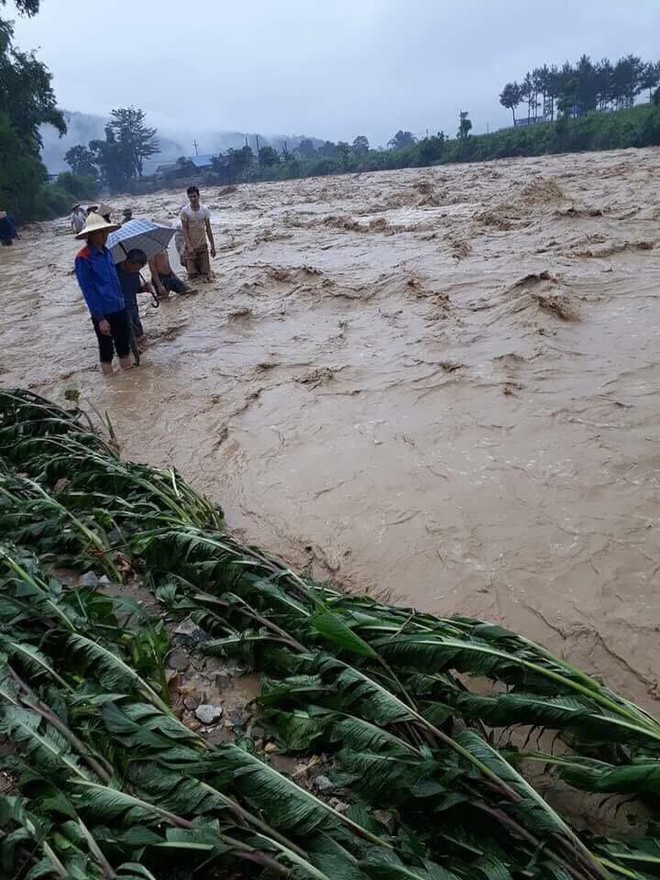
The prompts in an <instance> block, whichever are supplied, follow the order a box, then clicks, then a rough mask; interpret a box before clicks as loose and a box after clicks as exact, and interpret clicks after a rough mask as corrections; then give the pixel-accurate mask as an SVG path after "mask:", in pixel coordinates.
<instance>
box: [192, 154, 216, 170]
mask: <svg viewBox="0 0 660 880" xmlns="http://www.w3.org/2000/svg"><path fill="white" fill-rule="evenodd" d="M186 162H190V164H191V165H194V166H195V168H197V170H198V171H206V170H207V169H209V168H212V167H213V156H211V155H209V154H207V155H205V156H190V157H188V158H186Z"/></svg>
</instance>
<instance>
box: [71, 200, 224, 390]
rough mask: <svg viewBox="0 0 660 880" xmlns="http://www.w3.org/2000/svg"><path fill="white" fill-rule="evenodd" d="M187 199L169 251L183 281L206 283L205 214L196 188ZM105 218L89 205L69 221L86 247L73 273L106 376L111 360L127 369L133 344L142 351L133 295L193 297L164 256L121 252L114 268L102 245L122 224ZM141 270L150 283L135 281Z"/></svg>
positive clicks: (101, 209) (209, 236)
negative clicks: (178, 264) (184, 276)
mask: <svg viewBox="0 0 660 880" xmlns="http://www.w3.org/2000/svg"><path fill="white" fill-rule="evenodd" d="M187 196H188V204H187V205H185V206H184V207H183V208H181V211H180V213H179V217H178V218H177V220H176V222H175V224H174V226H175V245H176V248H177V252H178V254H179V259H180V261H181V264H182V265H183V266H185V268H186V270H187V274H188V280H189V281H192V282H196V281H199V282H202V283H204V282H209V281H211V258H213V257H215V255H216V250H215V240H214V238H213V229H212V227H211V214H210V212H209V210H208V208H207V207H206V206H205V205H203V204H202V203H201V201H200V194H199V189H198V188H197V187H196V186H190V187H188V190H187ZM111 217H112V209H111V208H109V207H108V206H107V205H93V206H91V208H88V209H87V211H84V210H83V209H82V207H81V206H80V205H74V206H72V213H71V218H70V219H71V226H72V229H73V231H74V232H75V234H76V238H77V239H79V240H82V241H85V242H86V244H85V247H83V248H82V250H81V251H80V252H79V253H78V255H77V256H76V259H75V272H76V278H77V279H78V284H79V285H80V289H81V291H82V295H83V297H84V299H85V302H86V304H87V308H88V309H89V313H90V316H91V319H92V325H93V327H94V331H95V333H96V337H97V341H98V347H99V360H100V363H101V370H102V372H103V374H104V375H106V376H110V375H112V374H113V373H114V365H113V361H114V358H115V356H116V357H117V359H118V360H119V366H120V368H121V369H129V368H130V367H132V366H133V363H132V360H131V357H130V354H131V347H132V342H133V340H135V341H136V343H137V347H138V350H143V349H144V347H145V345H146V341H147V339H146V334H145V332H144V328H143V326H142V321H141V319H140V311H139V307H138V294H140V293H150V294H151V295H152V296H153V297H154V298H155V299H165V298H167V297H168V296H169V294H170V292H174V293H177V294H189V293H194V292H196V291H195V290H194V288H193V287H191V286H190V285H189V284H186V283H185V282H184V281H183V280H182V279H181V278H179V277H178V276H177V275H176V273H175V272H174V270H173V269H172V266H171V264H170V260H169V256H168V253H167V251H166V250H163V251H161V252H160V253H157V254H155V255H154V256H153V257H152V259H151V260H147V255H146V254H145V252H144V251H142V250H140V249H138V248H133V249H130V250H128V251H127V252H126V255H125V258H124V260H122V261H121V262H120V263H118V264H115V261H114V259H113V256H112V253H111V252H110V250H109V249H108V247H107V241H108V236H109V235H110V233H112V232H115V231H117V230H118V229H120V228H121V226H122V223H113V222H112V219H111ZM131 219H132V212H131V211H130V209H126V210H125V211H124V219H123V223H126V222H128V221H129V220H131ZM167 225H171V224H169V223H167ZM147 264H148V265H149V269H150V272H151V281H145V280H144V279H143V277H142V275H141V271H142V270H143V269H144V268H145V267H146V266H147Z"/></svg>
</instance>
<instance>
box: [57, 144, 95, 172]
mask: <svg viewBox="0 0 660 880" xmlns="http://www.w3.org/2000/svg"><path fill="white" fill-rule="evenodd" d="M64 161H65V162H66V164H67V165H68V166H69V168H70V169H71V171H72V172H73V173H74V174H75V175H76V177H92V178H97V177H98V176H99V170H98V168H97V167H96V165H95V164H94V153H92V151H91V150H90V149H89V147H83V146H82V145H81V144H78V146H75V147H71V149H70V150H67V151H66V153H65V154H64Z"/></svg>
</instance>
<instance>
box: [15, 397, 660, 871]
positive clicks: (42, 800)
mask: <svg viewBox="0 0 660 880" xmlns="http://www.w3.org/2000/svg"><path fill="white" fill-rule="evenodd" d="M65 569H68V570H71V569H72V570H74V571H77V572H84V571H87V570H90V569H93V570H94V571H96V572H98V573H101V572H104V573H105V574H106V575H107V576H108V578H109V579H110V580H111V581H114V582H120V581H121V580H122V578H123V577H125V573H126V572H129V571H130V572H137V573H138V575H139V577H140V579H141V580H142V582H143V584H145V585H147V586H148V587H149V588H150V589H151V590H153V593H154V594H155V596H156V597H157V599H158V600H159V602H160V603H161V604H162V606H163V608H165V609H167V613H168V614H170V615H172V616H181V617H188V616H192V618H193V619H194V620H195V622H196V623H198V624H199V625H200V626H201V627H203V628H204V630H205V631H206V633H207V634H209V636H210V637H209V639H208V640H207V641H205V642H204V643H202V644H201V645H200V646H199V650H200V651H203V652H206V653H207V654H211V655H217V656H220V657H230V658H235V659H237V660H238V661H239V662H240V663H241V664H242V665H244V666H245V667H248V668H252V669H254V670H257V671H258V672H260V673H261V674H262V690H261V695H260V698H259V707H258V712H259V724H260V725H261V727H262V729H263V730H264V731H266V733H267V735H268V736H269V737H271V738H273V739H274V740H275V741H276V742H277V744H278V746H279V748H280V749H281V750H282V751H288V752H290V753H291V754H294V755H299V756H301V758H304V757H305V756H313V755H319V754H323V755H324V756H326V759H327V760H328V761H329V762H330V763H331V765H332V767H333V768H334V771H333V781H334V782H335V784H336V786H337V791H338V792H339V793H340V795H341V804H340V805H339V806H338V804H337V799H335V800H334V801H328V800H327V799H323V798H322V797H321V796H320V795H316V794H313V793H312V792H311V791H308V790H306V789H305V788H303V787H301V786H300V785H299V784H297V782H296V781H295V780H294V779H293V778H289V777H288V776H286V775H285V774H283V773H281V772H278V770H277V769H276V768H275V767H273V766H272V765H271V764H270V763H269V759H268V756H266V755H264V754H261V753H258V752H257V750H255V748H254V746H253V744H252V742H251V741H250V740H247V739H246V740H245V741H240V740H239V741H236V742H234V743H231V744H226V745H220V746H211V745H209V744H208V742H207V741H206V740H205V739H204V738H203V737H202V736H200V735H199V734H197V733H194V732H193V731H191V730H190V729H189V728H188V727H186V726H185V725H184V724H183V723H182V721H181V720H179V718H178V717H177V715H176V713H175V712H173V711H172V709H171V707H170V705H169V694H168V688H167V684H166V679H165V666H166V664H165V658H166V655H167V652H168V650H169V644H168V636H167V632H166V630H165V628H164V625H163V623H162V621H161V620H159V619H155V618H150V617H149V616H148V615H147V614H146V613H145V612H144V610H142V608H141V607H140V606H139V605H138V604H137V603H134V602H131V601H128V600H126V599H112V598H109V597H108V596H106V595H104V594H102V593H101V592H99V591H98V590H95V589H91V588H86V587H78V588H75V589H74V588H70V587H67V586H65V585H64V584H63V583H62V582H61V581H60V580H58V578H57V576H56V573H57V572H58V571H60V572H62V571H63V570H65ZM485 681H490V682H491V683H492V686H491V687H490V688H489V689H486V688H484V682H485ZM521 729H522V730H524V731H525V733H527V734H529V735H527V736H526V737H525V736H514V734H513V733H512V732H515V731H520V730H521ZM546 732H547V735H546ZM514 742H515V743H517V747H514V746H513V744H512V743H514ZM531 742H534V743H535V747H534V749H532V748H531V747H530V746H529V743H531ZM541 744H544V745H541ZM659 758H660V724H659V723H658V722H657V721H656V720H655V719H654V718H653V717H651V716H650V715H649V714H647V713H646V712H645V711H643V710H642V709H641V708H639V707H638V706H636V705H634V704H633V703H631V702H629V701H627V700H626V699H624V698H623V697H621V696H618V695H617V694H615V693H613V692H612V691H610V690H609V689H608V688H607V687H604V686H603V685H602V684H600V683H598V682H596V681H595V680H594V679H593V678H591V677H589V676H588V675H586V674H585V673H584V672H582V671H580V670H579V669H577V668H575V667H573V666H570V665H569V664H567V663H566V662H564V661H563V660H560V659H559V658H557V657H555V656H553V655H552V654H550V653H549V652H548V651H546V650H544V649H543V648H542V647H540V646H538V645H536V644H534V643H532V642H530V641H528V640H527V639H525V638H523V637H521V636H518V635H515V634H514V633H511V632H507V631H505V630H503V629H501V628H500V627H497V626H492V625H489V624H487V623H483V622H481V621H478V620H469V619H464V618H460V617H456V618H450V619H444V618H441V617H436V616H433V615H430V614H420V613H417V612H416V611H414V610H412V609H403V608H397V607H394V606H391V605H387V604H383V603H379V602H377V601H373V600H372V599H370V598H365V597H361V596H351V595H346V594H344V593H342V592H340V591H337V590H335V589H331V588H329V587H328V586H324V585H320V584H316V583H312V582H311V581H309V580H307V579H305V578H302V577H300V576H299V575H297V574H296V573H294V572H293V571H291V570H290V569H289V568H287V567H286V566H285V565H283V564H281V563H279V562H278V561H275V560H273V559H271V558H269V557H268V556H266V555H264V554H263V553H261V552H259V551H258V550H257V549H255V548H251V547H245V546H242V545H241V544H240V543H238V542H237V541H236V540H235V539H234V538H232V536H231V535H230V534H229V533H228V532H227V531H226V530H225V528H224V526H223V519H222V514H221V512H220V511H219V510H218V509H217V508H215V507H214V506H212V505H211V504H209V503H208V502H207V501H206V500H204V499H203V498H201V497H200V496H199V495H197V494H196V493H195V492H194V491H192V490H191V489H190V488H189V487H188V486H187V485H186V484H185V482H184V481H183V480H182V479H181V478H180V477H179V476H178V475H177V474H176V473H175V472H174V471H167V472H164V471H158V470H155V469H153V468H150V467H147V466H145V465H139V464H129V463H125V462H123V461H122V460H121V459H120V457H119V456H118V455H117V454H116V452H115V450H114V449H113V448H112V447H111V446H110V445H108V444H107V443H106V442H105V441H104V440H103V439H102V438H101V437H100V436H99V435H98V434H97V433H95V432H94V431H92V430H91V429H90V427H89V425H88V424H87V423H86V422H85V421H84V420H83V418H82V415H81V413H80V412H79V411H77V410H73V411H70V412H67V411H64V410H62V409H61V408H59V407H57V406H55V405H53V404H51V403H49V402H48V401H46V400H43V399H42V398H39V397H37V396H35V395H33V394H30V393H28V392H24V391H11V392H10V391H0V767H1V768H2V769H4V771H5V776H4V777H3V778H4V780H5V782H4V784H3V789H4V791H5V793H4V794H0V876H2V877H16V878H18V877H20V878H37V877H49V878H50V877H62V878H65V877H66V878H77V880H83V878H84V880H87V878H113V877H121V878H158V880H163V878H179V877H181V878H184V877H209V876H210V877H216V876H221V877H274V878H275V877H278V876H286V877H291V878H296V880H298V878H300V880H303V878H313V880H367V878H373V880H456V878H462V880H523V878H525V880H537V878H538V880H546V878H547V880H605V878H612V880H615V878H630V880H638V878H652V877H660V842H658V840H656V839H655V837H654V834H655V831H654V817H655V818H657V815H658V812H657V807H658V794H659V793H660V760H659ZM539 770H541V771H543V772H542V773H539V772H538V771H539ZM535 771H536V772H535ZM549 777H557V778H558V779H559V780H561V783H562V785H565V786H567V787H568V788H573V789H575V790H577V791H579V792H589V793H591V795H590V796H591V797H593V800H594V805H595V806H598V804H599V803H601V802H602V801H603V800H604V799H605V798H618V799H619V800H620V801H621V802H622V803H623V802H625V801H626V800H630V799H634V800H635V801H636V802H637V803H638V804H641V805H642V811H643V814H644V815H645V816H648V817H650V819H649V820H648V821H647V820H646V819H645V820H644V821H643V822H641V823H638V824H637V825H636V826H635V827H634V828H631V833H630V834H629V835H628V836H627V837H625V838H623V837H621V836H619V837H617V836H616V835H615V834H614V833H613V834H612V838H603V837H599V836H596V835H595V834H593V833H589V832H588V831H587V832H585V831H584V830H580V831H578V830H576V828H575V827H574V825H573V824H572V823H571V821H570V818H569V817H568V816H566V815H562V814H561V813H560V812H559V811H558V810H557V809H556V808H553V807H552V806H551V805H550V804H549V803H548V802H546V800H545V799H544V798H543V797H542V796H541V794H540V793H539V791H538V790H537V788H535V787H534V784H533V780H539V779H541V780H545V783H546V784H547V781H548V778H549ZM0 781H1V778H0ZM3 789H0V791H2V790H3ZM333 804H334V806H333ZM658 836H659V837H660V832H659V833H658Z"/></svg>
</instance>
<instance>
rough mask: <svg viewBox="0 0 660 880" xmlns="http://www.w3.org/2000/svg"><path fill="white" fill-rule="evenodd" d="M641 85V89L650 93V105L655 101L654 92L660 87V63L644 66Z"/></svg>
mask: <svg viewBox="0 0 660 880" xmlns="http://www.w3.org/2000/svg"><path fill="white" fill-rule="evenodd" d="M639 85H640V88H641V89H644V90H647V91H648V93H649V104H650V103H651V102H652V101H653V92H654V91H655V90H656V89H657V88H658V85H660V62H656V63H655V64H654V63H653V62H650V63H649V64H645V65H644V69H643V71H642V74H641V78H640V83H639Z"/></svg>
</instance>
